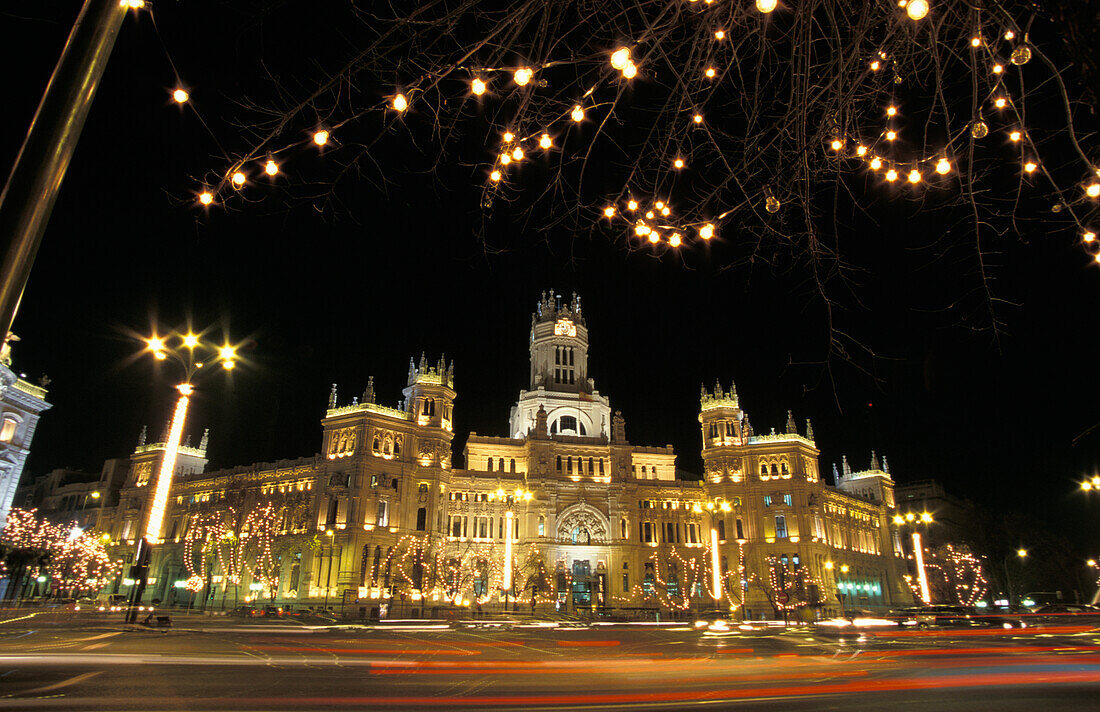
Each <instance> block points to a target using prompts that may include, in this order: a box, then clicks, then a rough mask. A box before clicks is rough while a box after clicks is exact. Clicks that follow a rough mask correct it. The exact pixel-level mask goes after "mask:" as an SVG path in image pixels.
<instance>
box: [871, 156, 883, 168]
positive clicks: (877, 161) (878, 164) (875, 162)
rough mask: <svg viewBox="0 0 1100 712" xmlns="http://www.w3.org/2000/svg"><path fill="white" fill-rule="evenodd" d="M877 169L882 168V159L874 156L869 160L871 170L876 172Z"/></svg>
mask: <svg viewBox="0 0 1100 712" xmlns="http://www.w3.org/2000/svg"><path fill="white" fill-rule="evenodd" d="M879 168H882V159H881V158H879V157H878V156H875V157H874V158H872V159H871V170H873V171H877V170H878V169H879Z"/></svg>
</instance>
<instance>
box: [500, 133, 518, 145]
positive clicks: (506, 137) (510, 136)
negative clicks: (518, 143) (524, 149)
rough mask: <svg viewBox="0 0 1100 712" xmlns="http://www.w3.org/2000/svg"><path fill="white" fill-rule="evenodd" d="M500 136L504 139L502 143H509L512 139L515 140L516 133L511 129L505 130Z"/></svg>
mask: <svg viewBox="0 0 1100 712" xmlns="http://www.w3.org/2000/svg"><path fill="white" fill-rule="evenodd" d="M501 138H502V139H504V143H511V142H512V141H515V140H516V135H515V134H514V133H512V132H511V131H505V132H504V135H503V136H501Z"/></svg>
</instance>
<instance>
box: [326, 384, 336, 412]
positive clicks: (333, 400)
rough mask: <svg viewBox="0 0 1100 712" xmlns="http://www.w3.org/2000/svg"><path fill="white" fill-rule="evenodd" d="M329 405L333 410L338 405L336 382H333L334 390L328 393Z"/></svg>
mask: <svg viewBox="0 0 1100 712" xmlns="http://www.w3.org/2000/svg"><path fill="white" fill-rule="evenodd" d="M328 407H329V410H332V409H333V408H335V407H336V384H335V383H333V384H332V390H331V391H329V393H328Z"/></svg>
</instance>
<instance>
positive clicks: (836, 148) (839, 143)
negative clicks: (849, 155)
mask: <svg viewBox="0 0 1100 712" xmlns="http://www.w3.org/2000/svg"><path fill="white" fill-rule="evenodd" d="M829 148H831V149H833V150H834V151H839V150H840V149H842V148H844V142H843V141H841V140H840V139H839V138H834V139H833V142H832V143H830V144H829Z"/></svg>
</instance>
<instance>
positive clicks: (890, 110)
mask: <svg viewBox="0 0 1100 712" xmlns="http://www.w3.org/2000/svg"><path fill="white" fill-rule="evenodd" d="M897 113H898V107H896V106H888V107H886V115H887V116H897Z"/></svg>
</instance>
